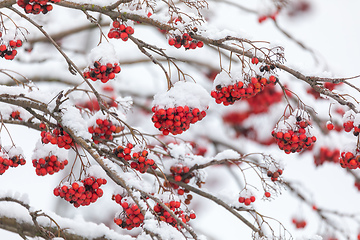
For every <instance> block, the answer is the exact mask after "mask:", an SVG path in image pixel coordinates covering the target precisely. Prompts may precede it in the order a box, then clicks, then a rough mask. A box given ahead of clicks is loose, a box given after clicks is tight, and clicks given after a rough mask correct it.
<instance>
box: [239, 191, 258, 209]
mask: <svg viewBox="0 0 360 240" xmlns="http://www.w3.org/2000/svg"><path fill="white" fill-rule="evenodd" d="M255 200H256V198H255V196H253V195H250V196H247V194H246V195H243V194H240V197H239V203H243V204H245V205H246V206H249V205H250V204H251V203H253V202H255Z"/></svg>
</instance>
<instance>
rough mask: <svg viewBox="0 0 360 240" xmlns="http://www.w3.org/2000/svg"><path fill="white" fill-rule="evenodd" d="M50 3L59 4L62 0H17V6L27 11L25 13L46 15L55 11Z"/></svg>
mask: <svg viewBox="0 0 360 240" xmlns="http://www.w3.org/2000/svg"><path fill="white" fill-rule="evenodd" d="M49 2H50V3H58V2H60V0H17V4H18V5H19V6H20V7H21V8H23V9H24V10H25V13H32V14H39V13H43V14H46V13H47V12H50V11H51V10H52V9H53V6H52V5H51V4H49Z"/></svg>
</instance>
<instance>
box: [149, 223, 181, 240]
mask: <svg viewBox="0 0 360 240" xmlns="http://www.w3.org/2000/svg"><path fill="white" fill-rule="evenodd" d="M143 227H144V228H145V229H148V230H150V231H151V232H154V233H155V234H159V235H160V236H161V237H162V238H163V239H167V240H182V239H185V237H184V235H183V234H182V233H181V232H180V231H179V230H177V229H176V228H174V227H173V226H171V225H169V224H167V223H165V222H159V221H157V220H155V219H145V220H144V226H143Z"/></svg>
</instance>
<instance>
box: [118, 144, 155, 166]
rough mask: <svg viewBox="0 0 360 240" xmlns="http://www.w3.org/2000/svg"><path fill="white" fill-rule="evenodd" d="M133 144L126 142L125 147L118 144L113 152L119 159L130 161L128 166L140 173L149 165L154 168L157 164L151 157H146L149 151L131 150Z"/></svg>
mask: <svg viewBox="0 0 360 240" xmlns="http://www.w3.org/2000/svg"><path fill="white" fill-rule="evenodd" d="M133 147H134V146H133V144H131V143H128V144H127V145H126V147H123V146H118V147H117V148H116V149H114V154H115V155H116V156H117V157H118V158H120V159H121V160H125V161H130V167H131V168H133V169H135V170H137V171H139V172H140V173H145V172H146V171H147V170H148V169H149V167H151V168H152V169H156V168H157V166H156V164H155V161H154V160H153V159H150V158H148V154H149V152H148V151H147V150H143V151H141V152H133V153H132V154H131V152H132V149H133Z"/></svg>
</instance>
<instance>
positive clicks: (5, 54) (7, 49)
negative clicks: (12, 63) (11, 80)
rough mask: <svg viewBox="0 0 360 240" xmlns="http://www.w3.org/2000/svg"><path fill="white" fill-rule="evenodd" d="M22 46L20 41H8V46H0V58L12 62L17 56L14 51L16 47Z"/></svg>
mask: <svg viewBox="0 0 360 240" xmlns="http://www.w3.org/2000/svg"><path fill="white" fill-rule="evenodd" d="M0 40H2V33H1V32H0ZM21 46H22V41H21V40H20V39H18V40H10V41H9V43H8V44H5V43H3V44H0V57H2V58H5V59H6V60H13V59H14V58H15V56H16V54H17V51H16V50H15V49H16V48H18V47H21Z"/></svg>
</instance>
